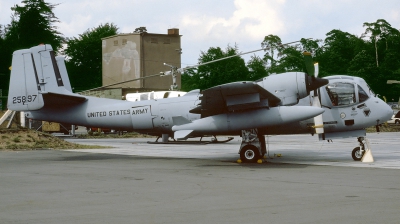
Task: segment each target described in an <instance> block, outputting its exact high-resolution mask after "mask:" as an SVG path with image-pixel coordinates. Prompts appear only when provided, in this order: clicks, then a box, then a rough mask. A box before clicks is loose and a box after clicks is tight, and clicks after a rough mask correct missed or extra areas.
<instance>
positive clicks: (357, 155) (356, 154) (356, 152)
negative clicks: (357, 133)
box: [351, 137, 365, 161]
mask: <svg viewBox="0 0 400 224" xmlns="http://www.w3.org/2000/svg"><path fill="white" fill-rule="evenodd" d="M357 140H358V142H359V143H360V146H359V147H355V148H354V149H353V151H352V152H351V157H353V159H354V160H355V161H361V158H362V157H363V155H364V153H365V144H364V143H363V141H364V140H365V138H364V137H358V138H357Z"/></svg>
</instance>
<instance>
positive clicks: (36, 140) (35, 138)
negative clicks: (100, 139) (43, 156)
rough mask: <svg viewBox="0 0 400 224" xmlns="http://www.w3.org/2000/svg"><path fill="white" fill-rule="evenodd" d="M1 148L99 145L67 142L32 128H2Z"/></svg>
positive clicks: (85, 147)
mask: <svg viewBox="0 0 400 224" xmlns="http://www.w3.org/2000/svg"><path fill="white" fill-rule="evenodd" d="M0 135H1V139H2V141H0V150H35V149H95V148H96V149H98V148H110V147H105V146H98V145H80V144H75V143H71V142H67V141H65V140H64V139H61V138H58V137H55V136H53V135H50V134H47V133H43V132H38V131H34V130H30V129H0Z"/></svg>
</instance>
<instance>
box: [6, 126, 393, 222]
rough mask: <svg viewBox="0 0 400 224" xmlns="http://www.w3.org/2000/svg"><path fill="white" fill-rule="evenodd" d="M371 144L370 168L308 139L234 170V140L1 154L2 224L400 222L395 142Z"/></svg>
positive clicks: (293, 138) (105, 142)
mask: <svg viewBox="0 0 400 224" xmlns="http://www.w3.org/2000/svg"><path fill="white" fill-rule="evenodd" d="M367 137H368V139H369V142H370V146H371V150H372V155H373V157H374V162H372V163H362V162H356V161H353V160H352V158H351V151H352V149H353V148H354V147H357V146H358V143H357V141H356V139H353V138H351V139H343V140H334V141H333V143H328V142H326V141H324V142H322V141H321V142H320V141H318V140H317V137H315V136H308V135H285V136H268V137H266V139H267V147H268V149H269V151H268V155H269V157H268V158H267V159H266V161H264V163H262V164H243V163H242V164H239V163H237V162H236V160H237V159H238V158H239V155H238V154H237V152H238V149H239V145H240V139H239V138H235V139H234V140H232V141H230V142H228V143H222V144H201V145H200V144H195V145H194V144H148V143H147V142H148V141H154V140H155V139H136V138H132V139H77V138H70V139H67V141H71V142H75V143H80V144H91V145H102V146H110V147H113V148H107V149H88V150H38V151H23V152H21V151H18V152H11V151H10V152H0V223H398V222H399V221H398V220H400V213H399V211H400V178H399V177H400V170H399V169H400V147H399V145H398V139H399V137H400V134H399V133H379V134H376V133H374V134H368V135H367ZM224 138H225V137H219V139H220V140H224ZM279 154H280V157H279V156H278V155H279Z"/></svg>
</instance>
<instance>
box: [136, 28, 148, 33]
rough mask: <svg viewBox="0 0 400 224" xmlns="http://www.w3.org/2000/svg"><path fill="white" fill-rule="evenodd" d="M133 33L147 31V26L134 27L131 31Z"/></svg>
mask: <svg viewBox="0 0 400 224" xmlns="http://www.w3.org/2000/svg"><path fill="white" fill-rule="evenodd" d="M133 32H134V33H147V28H146V27H145V26H141V27H138V28H136V29H135V31H133Z"/></svg>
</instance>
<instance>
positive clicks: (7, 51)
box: [0, 0, 63, 105]
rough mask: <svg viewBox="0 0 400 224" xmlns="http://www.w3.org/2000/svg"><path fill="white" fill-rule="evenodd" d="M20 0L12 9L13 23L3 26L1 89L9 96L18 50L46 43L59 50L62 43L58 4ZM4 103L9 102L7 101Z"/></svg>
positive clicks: (0, 33) (0, 39)
mask: <svg viewBox="0 0 400 224" xmlns="http://www.w3.org/2000/svg"><path fill="white" fill-rule="evenodd" d="M21 3H22V5H18V4H16V5H14V7H12V8H11V10H12V11H13V14H12V15H11V23H10V24H7V25H2V26H0V52H1V54H0V89H2V90H3V96H7V95H8V84H9V80H10V76H9V74H10V70H9V67H10V66H11V60H12V53H13V52H14V51H15V50H19V49H24V48H30V47H33V46H37V45H39V44H41V43H45V44H50V45H52V47H53V49H54V50H55V51H57V50H58V49H59V48H60V46H61V44H62V42H63V36H62V34H61V33H60V32H58V31H57V27H56V25H55V24H56V23H57V22H59V21H58V19H57V17H56V16H55V15H54V13H53V10H54V8H55V7H56V6H57V5H54V4H49V3H46V2H45V1H44V0H24V1H22V2H21ZM3 105H6V102H5V100H4V101H3Z"/></svg>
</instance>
